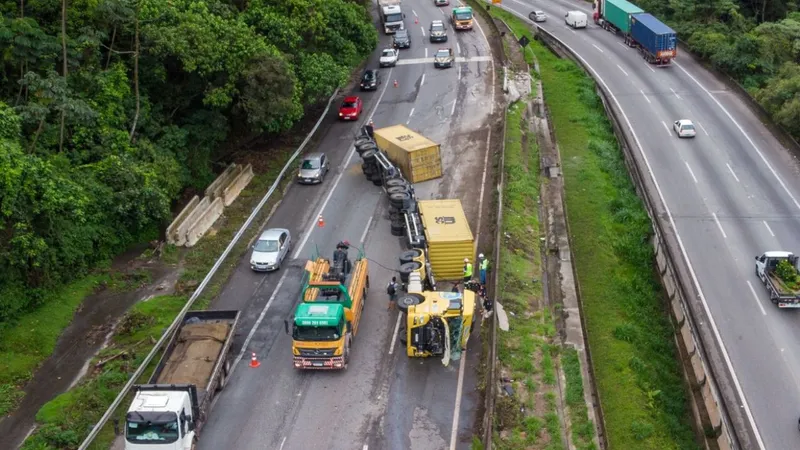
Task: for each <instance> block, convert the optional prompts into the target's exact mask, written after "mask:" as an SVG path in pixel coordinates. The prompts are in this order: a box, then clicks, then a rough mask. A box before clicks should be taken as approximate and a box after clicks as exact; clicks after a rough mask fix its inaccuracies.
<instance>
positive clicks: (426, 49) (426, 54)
mask: <svg viewBox="0 0 800 450" xmlns="http://www.w3.org/2000/svg"><path fill="white" fill-rule="evenodd" d="M425 57H426V58H427V57H428V47H425Z"/></svg>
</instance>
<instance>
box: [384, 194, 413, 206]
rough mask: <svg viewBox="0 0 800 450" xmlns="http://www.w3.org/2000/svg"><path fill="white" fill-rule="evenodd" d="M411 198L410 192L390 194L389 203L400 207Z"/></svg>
mask: <svg viewBox="0 0 800 450" xmlns="http://www.w3.org/2000/svg"><path fill="white" fill-rule="evenodd" d="M410 198H411V195H409V194H408V192H402V193H401V192H398V193H397V194H392V195H390V196H389V203H390V204H391V205H392V206H394V207H395V208H397V209H400V208H402V207H403V204H405V202H406V201H407V200H409V199H410Z"/></svg>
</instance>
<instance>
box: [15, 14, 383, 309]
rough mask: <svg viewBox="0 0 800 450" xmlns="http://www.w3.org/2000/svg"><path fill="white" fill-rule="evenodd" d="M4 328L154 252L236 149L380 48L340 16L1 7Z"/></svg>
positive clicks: (356, 20) (282, 121) (282, 126)
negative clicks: (64, 290)
mask: <svg viewBox="0 0 800 450" xmlns="http://www.w3.org/2000/svg"><path fill="white" fill-rule="evenodd" d="M0 12H2V17H0V49H2V52H0V55H1V56H2V59H0V77H2V78H1V79H0V273H2V274H3V276H2V277H0V324H2V322H5V321H8V320H9V319H10V318H13V317H14V316H15V315H16V314H18V313H19V312H21V311H24V310H26V309H29V308H32V307H35V306H37V303H38V302H39V301H40V299H41V298H42V297H43V293H44V292H45V291H46V290H47V289H50V288H52V287H53V286H55V285H58V284H61V283H64V282H66V281H68V280H70V279H72V278H74V277H76V276H80V275H81V274H83V273H86V271H87V270H89V269H91V268H92V267H93V266H94V265H96V264H97V263H98V262H100V261H103V260H107V259H109V258H111V257H113V256H114V255H116V254H117V253H119V252H121V251H122V250H124V249H125V247H126V246H128V245H130V244H131V243H134V242H137V241H141V240H143V239H146V238H148V237H152V236H155V235H156V234H157V233H158V232H159V230H161V229H162V228H163V227H164V226H165V224H166V223H168V222H169V219H170V218H171V217H170V207H171V205H172V203H173V202H174V201H175V199H176V198H177V197H178V195H179V194H180V193H181V192H182V191H183V190H184V189H185V188H187V187H190V186H193V187H198V188H202V187H204V186H205V185H206V184H207V183H208V182H210V180H211V179H213V172H212V167H211V160H212V158H213V157H215V156H218V155H215V153H216V149H217V148H218V147H220V144H221V143H222V142H224V141H225V140H227V139H229V138H230V137H231V136H232V135H248V136H253V135H258V134H263V133H283V132H287V131H289V130H290V129H291V128H292V126H293V125H294V124H296V123H297V122H298V121H299V120H301V119H302V118H303V114H304V110H305V109H306V108H307V107H308V106H311V105H315V104H317V103H318V102H319V101H320V100H322V99H326V98H327V97H328V96H329V95H330V94H331V93H332V92H333V91H334V90H335V89H336V88H337V87H338V86H341V85H342V83H343V82H345V81H346V80H347V78H348V76H349V74H350V72H351V71H352V70H353V68H354V67H355V66H356V65H357V64H358V63H359V62H360V61H361V60H362V59H363V58H364V57H366V56H367V55H368V54H369V53H370V51H371V50H372V49H373V48H374V47H375V45H376V44H377V32H376V31H375V28H374V26H373V25H372V23H371V20H370V17H369V14H368V13H367V11H366V9H365V6H364V4H362V3H358V2H354V1H352V0H252V1H250V2H242V1H238V2H226V1H224V0H95V1H85V0H73V1H69V0H58V1H55V0H29V1H28V2H26V1H25V0H18V1H4V2H0Z"/></svg>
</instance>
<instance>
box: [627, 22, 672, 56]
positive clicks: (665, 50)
mask: <svg viewBox="0 0 800 450" xmlns="http://www.w3.org/2000/svg"><path fill="white" fill-rule="evenodd" d="M631 38H632V39H633V42H634V44H635V45H636V46H637V47H638V48H639V52H640V53H641V54H642V56H644V59H645V60H647V62H649V63H650V64H658V65H666V64H669V63H670V62H671V61H672V60H673V59H674V58H675V57H676V56H677V55H678V35H677V34H676V33H675V30H673V29H672V28H670V27H668V26H667V25H664V24H663V23H662V22H661V21H660V20H658V19H656V18H655V17H653V15H652V14H648V13H642V14H636V15H634V16H633V18H632V19H631Z"/></svg>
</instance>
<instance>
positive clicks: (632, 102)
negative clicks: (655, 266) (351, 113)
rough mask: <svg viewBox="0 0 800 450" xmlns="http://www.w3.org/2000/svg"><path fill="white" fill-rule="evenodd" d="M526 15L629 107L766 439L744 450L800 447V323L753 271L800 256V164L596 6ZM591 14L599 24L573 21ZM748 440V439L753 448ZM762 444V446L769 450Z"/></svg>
mask: <svg viewBox="0 0 800 450" xmlns="http://www.w3.org/2000/svg"><path fill="white" fill-rule="evenodd" d="M504 7H505V8H507V9H511V10H513V11H515V12H518V13H520V14H523V15H524V16H527V15H528V13H529V12H530V11H532V10H533V9H541V10H543V11H545V12H546V13H547V15H548V22H546V23H543V24H540V25H541V26H542V27H543V28H544V29H546V30H547V31H549V32H551V33H552V34H554V35H556V36H557V37H558V38H559V39H561V40H562V41H564V42H565V43H567V45H569V46H570V47H572V48H573V49H574V50H575V51H576V52H577V53H579V54H580V55H581V56H582V57H583V58H584V59H585V60H586V62H588V63H589V64H590V65H591V66H592V67H593V68H594V70H595V71H596V72H597V73H599V75H600V76H601V77H602V78H603V80H604V81H605V83H606V84H607V85H608V87H609V88H610V90H611V92H612V94H613V95H614V96H615V97H616V99H617V100H618V101H619V103H620V105H621V106H622V109H623V111H624V112H625V115H626V116H627V117H628V119H629V121H630V123H631V125H632V127H633V130H634V132H635V134H636V136H637V137H638V140H639V141H640V142H641V145H642V147H643V150H644V153H645V155H646V156H647V159H648V160H649V163H650V165H651V167H652V170H653V172H654V175H655V178H656V180H657V182H658V184H659V186H660V189H661V191H662V193H663V196H664V199H665V201H666V204H667V206H668V207H669V209H670V211H671V213H672V216H673V218H674V221H675V224H676V226H677V233H678V235H679V236H680V239H681V240H682V242H683V245H684V247H685V248H686V251H687V254H688V256H689V260H690V262H691V265H692V267H693V270H694V272H695V273H696V276H697V278H698V280H699V284H700V287H701V289H702V293H703V296H702V297H703V298H702V299H700V300H698V301H704V302H705V303H706V305H707V307H708V310H709V311H710V313H711V317H712V318H713V323H714V325H713V326H712V324H710V323H701V324H700V326H701V327H711V328H713V327H716V328H717V330H718V332H719V336H720V337H721V339H722V341H723V342H724V347H725V349H726V350H727V353H728V355H729V359H730V362H731V365H732V367H733V373H734V374H735V378H736V380H737V381H736V382H734V383H733V384H734V385H733V386H727V387H726V388H727V389H730V390H732V391H734V392H735V393H736V394H737V396H738V391H739V388H737V386H736V383H738V384H739V386H740V389H741V392H743V394H744V398H745V399H746V402H744V401H742V402H741V405H740V406H741V410H742V413H743V414H739V417H740V418H741V420H742V421H744V422H745V423H741V422H740V423H738V424H734V426H737V428H739V429H741V427H743V426H746V423H749V422H750V419H749V417H748V416H749V415H750V414H752V417H753V418H754V421H755V424H756V429H757V434H758V435H759V436H754V435H751V436H749V437H748V438H746V439H745V442H743V445H744V446H745V448H759V447H761V448H767V449H789V448H800V434H798V431H797V420H798V415H800V378H799V377H798V374H800V351H798V350H797V347H795V346H794V345H793V344H794V343H796V342H798V341H800V326H799V325H800V316H798V312H797V311H791V310H779V309H778V308H777V307H776V306H775V305H773V304H772V303H771V302H770V300H769V298H768V296H767V294H766V291H765V289H764V288H763V287H762V285H761V282H760V280H759V279H758V277H757V276H756V275H755V273H754V268H755V265H754V261H753V258H754V256H756V255H759V254H761V253H763V252H764V251H765V250H788V251H794V252H800V235H798V233H797V230H798V226H800V216H799V215H798V212H800V203H798V201H797V200H796V199H800V179H799V178H798V173H799V172H800V170H799V168H798V163H797V160H796V159H795V157H794V156H793V155H792V154H791V152H790V151H789V150H787V149H786V148H784V147H783V146H782V145H781V144H780V143H779V142H778V141H777V140H776V139H775V138H774V137H773V136H772V135H771V134H770V132H769V131H768V130H767V128H766V127H765V126H764V125H763V124H762V123H761V122H760V121H759V119H758V118H757V117H756V116H755V115H754V114H753V113H752V112H751V111H750V110H749V109H748V108H747V106H746V104H745V103H744V101H743V100H741V99H740V98H738V97H737V96H736V95H735V93H733V92H730V91H729V90H728V88H727V87H726V86H725V85H724V84H723V83H721V82H719V81H718V80H716V79H715V78H714V76H713V75H712V74H711V73H709V72H708V71H706V70H705V69H703V68H702V67H701V66H700V65H699V64H698V63H697V62H696V61H695V60H693V59H692V58H691V57H690V56H688V55H685V54H680V53H679V55H678V58H677V62H676V63H674V65H673V67H668V68H653V67H651V66H650V65H649V64H647V63H646V62H645V61H644V60H643V59H642V57H641V56H640V54H639V53H638V52H637V51H635V50H632V49H630V48H628V47H627V46H625V45H624V44H623V41H622V38H621V37H619V36H614V35H613V34H611V33H609V32H607V31H604V30H603V29H601V28H599V27H597V26H596V25H595V24H594V23H593V22H592V21H591V6H590V5H588V4H586V3H583V2H571V1H569V0H556V1H553V2H550V1H547V2H544V1H535V2H530V1H523V0H506V1H504ZM575 9H579V10H583V11H584V12H586V14H587V16H588V17H589V26H588V28H586V29H583V30H572V29H570V28H569V27H567V26H566V25H565V24H564V20H563V17H564V14H565V13H566V11H568V10H575ZM678 119H691V120H693V121H694V123H695V125H697V126H698V128H699V129H698V135H697V137H696V138H694V139H691V140H680V139H678V138H677V137H676V135H675V133H674V132H672V130H671V126H672V122H673V121H675V120H678ZM748 441H749V442H748ZM760 441H763V445H762V444H761V443H760Z"/></svg>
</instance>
